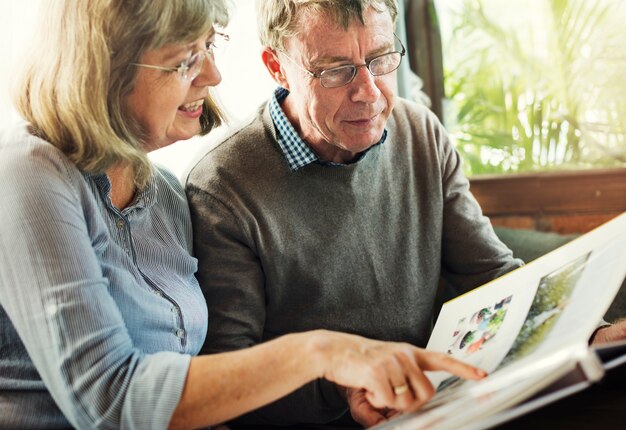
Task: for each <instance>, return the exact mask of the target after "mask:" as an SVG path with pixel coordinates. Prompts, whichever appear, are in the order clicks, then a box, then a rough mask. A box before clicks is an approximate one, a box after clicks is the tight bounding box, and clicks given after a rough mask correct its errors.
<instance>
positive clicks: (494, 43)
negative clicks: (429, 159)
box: [435, 0, 626, 175]
mask: <svg viewBox="0 0 626 430" xmlns="http://www.w3.org/2000/svg"><path fill="white" fill-rule="evenodd" d="M435 4H436V8H437V14H438V16H439V20H440V25H441V36H442V42H443V61H444V85H445V92H446V101H445V109H444V110H445V112H444V123H445V125H446V127H447V129H448V130H449V131H450V135H451V137H452V139H453V141H454V143H455V145H456V147H457V149H458V150H459V152H460V153H461V154H462V156H463V158H464V160H465V169H466V173H467V174H469V175H475V174H500V173H521V172H536V171H546V170H564V169H588V168H610V167H626V1H624V0H438V1H436V2H435Z"/></svg>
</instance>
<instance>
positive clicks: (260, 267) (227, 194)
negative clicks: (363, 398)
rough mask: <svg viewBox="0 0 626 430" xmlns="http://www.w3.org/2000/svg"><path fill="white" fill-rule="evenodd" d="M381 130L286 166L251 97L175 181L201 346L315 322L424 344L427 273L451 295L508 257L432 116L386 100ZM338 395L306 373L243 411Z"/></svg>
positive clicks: (304, 415) (310, 414) (268, 335)
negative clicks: (200, 301)
mask: <svg viewBox="0 0 626 430" xmlns="http://www.w3.org/2000/svg"><path fill="white" fill-rule="evenodd" d="M386 128H387V131H388V135H387V139H386V141H385V142H384V143H382V144H379V145H376V146H374V147H372V148H371V149H370V150H369V151H368V152H367V153H366V154H365V156H364V157H362V158H361V159H360V160H359V161H358V162H356V163H353V164H349V165H345V166H329V165H322V164H318V163H314V164H310V165H307V166H305V167H304V168H302V169H301V170H298V171H296V172H292V171H290V169H289V167H288V165H287V162H286V160H285V157H284V156H283V153H282V151H281V149H280V147H279V146H278V144H277V141H276V131H275V127H274V124H273V123H272V120H271V117H270V115H269V109H268V108H267V107H263V108H262V109H261V110H260V111H259V113H258V115H257V116H256V117H255V118H253V119H252V121H251V122H249V123H248V124H247V125H245V126H243V127H242V128H239V129H238V130H237V131H236V132H235V133H234V134H232V135H230V137H228V138H227V139H226V140H225V141H224V142H223V143H221V144H220V145H219V146H217V147H215V148H214V149H212V150H210V151H209V152H207V153H206V154H204V155H203V156H202V157H201V158H200V160H199V161H198V163H197V164H196V165H195V166H194V167H193V169H192V170H191V172H190V175H189V177H188V181H187V194H188V197H189V203H190V205H191V213H192V220H193V226H194V236H195V240H194V249H195V252H196V255H197V257H198V259H199V272H198V278H199V281H200V285H201V287H202V289H203V291H204V292H205V294H206V299H207V303H208V307H209V331H208V334H207V340H206V344H205V346H206V348H205V351H206V352H218V351H227V350H234V349H239V348H244V347H247V346H251V345H254V344H257V343H260V342H263V341H266V340H269V339H272V338H275V337H277V336H280V335H282V334H286V333H290V332H298V331H304V330H310V329H317V328H326V329H332V330H340V331H346V332H350V333H356V334H359V335H363V336H367V337H372V338H377V339H384V340H393V341H405V342H410V343H412V344H415V345H418V346H424V345H425V344H426V342H427V340H428V337H429V334H430V331H431V329H432V323H433V318H434V316H435V315H433V313H434V310H435V295H436V293H437V289H438V284H439V280H440V275H442V274H443V276H444V277H445V278H446V279H447V281H448V282H449V283H450V284H452V285H454V287H455V288H456V290H457V291H458V292H459V293H461V292H464V291H468V290H470V289H472V288H474V287H476V286H479V285H481V284H483V283H485V282H487V281H489V280H491V279H493V278H496V277H498V276H500V275H502V274H504V273H505V272H508V271H510V270H512V269H514V268H516V267H518V266H519V265H521V262H520V261H519V260H515V259H513V258H512V254H511V252H510V250H509V249H508V248H506V246H504V245H503V244H502V243H501V242H500V241H499V240H498V238H497V237H496V235H495V234H494V232H493V229H492V227H491V225H490V223H489V220H488V219H487V218H485V217H484V216H483V215H482V214H481V211H480V208H479V206H478V204H477V203H476V201H475V199H474V198H473V197H472V195H471V194H470V192H469V184H468V181H467V179H466V178H465V177H464V175H463V173H462V169H461V161H460V158H459V155H458V154H457V152H456V151H455V150H454V148H453V147H452V145H451V144H450V141H449V140H448V137H447V135H446V133H445V131H444V129H443V127H442V126H441V124H440V123H439V122H438V120H437V119H436V117H435V116H434V115H433V114H432V113H431V112H430V111H428V110H427V109H425V108H423V107H420V106H418V105H415V104H413V103H410V102H407V101H404V100H398V102H397V104H396V107H395V108H394V110H393V113H392V116H391V118H390V120H389V121H388V124H387V127H386ZM344 410H345V402H343V400H342V399H340V398H339V397H338V395H337V392H336V390H333V388H332V387H331V386H330V384H329V383H326V382H321V381H318V382H316V383H314V384H309V385H308V386H306V387H304V388H302V389H301V390H298V391H297V392H296V393H294V394H292V395H291V396H288V397H287V398H285V399H283V400H281V401H278V402H276V403H274V404H273V405H270V406H269V407H266V408H264V409H262V410H260V411H259V412H257V413H256V414H255V415H254V417H255V418H256V419H258V420H261V421H263V422H271V423H274V424H288V423H292V424H293V423H298V422H324V421H328V420H330V419H332V418H334V417H335V416H337V415H339V414H341V413H342V412H343V411H344Z"/></svg>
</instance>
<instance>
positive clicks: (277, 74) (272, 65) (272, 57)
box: [261, 48, 289, 90]
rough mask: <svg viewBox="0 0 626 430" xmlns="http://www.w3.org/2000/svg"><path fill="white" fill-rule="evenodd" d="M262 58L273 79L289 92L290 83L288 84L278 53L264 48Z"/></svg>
mask: <svg viewBox="0 0 626 430" xmlns="http://www.w3.org/2000/svg"><path fill="white" fill-rule="evenodd" d="M261 58H262V60H263V64H265V67H266V68H267V71H268V72H269V73H270V76H271V77H272V79H274V81H276V83H277V84H278V85H280V86H281V87H283V88H285V89H287V90H288V89H289V83H288V82H287V78H286V77H285V75H284V73H283V69H282V67H281V66H280V62H279V60H278V53H277V52H276V51H275V50H273V49H271V48H264V49H263V52H262V53H261Z"/></svg>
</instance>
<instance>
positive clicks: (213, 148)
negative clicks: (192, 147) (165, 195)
mask: <svg viewBox="0 0 626 430" xmlns="http://www.w3.org/2000/svg"><path fill="white" fill-rule="evenodd" d="M264 115H265V107H263V106H262V107H260V108H259V109H258V110H257V111H256V112H255V113H254V114H252V115H251V116H249V117H248V118H246V119H244V120H243V121H241V122H239V123H237V124H234V125H232V126H230V127H228V128H227V129H225V130H224V131H223V132H222V134H221V135H220V136H219V137H218V138H215V137H214V136H207V137H204V138H202V139H201V145H202V146H203V147H204V148H203V149H201V150H199V151H198V153H197V154H196V156H195V157H194V159H193V160H192V162H191V164H190V167H189V169H188V173H187V175H184V176H186V177H189V176H190V175H192V174H194V173H195V172H197V171H198V170H199V169H202V170H204V169H206V168H208V167H209V166H210V165H212V164H219V165H224V163H227V164H236V163H238V162H241V160H242V159H243V158H244V156H245V157H249V155H250V153H251V152H252V153H254V152H257V151H261V150H263V148H265V147H266V146H265V145H263V144H262V143H263V142H268V141H269V140H270V139H271V135H270V130H269V129H268V125H267V124H266V123H265V122H264V120H263V116H264Z"/></svg>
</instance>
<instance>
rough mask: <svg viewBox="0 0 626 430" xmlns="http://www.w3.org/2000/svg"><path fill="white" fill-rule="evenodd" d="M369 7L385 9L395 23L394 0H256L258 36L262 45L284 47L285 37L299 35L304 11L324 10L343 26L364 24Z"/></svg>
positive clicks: (275, 47) (323, 11) (395, 10)
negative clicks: (357, 23)
mask: <svg viewBox="0 0 626 430" xmlns="http://www.w3.org/2000/svg"><path fill="white" fill-rule="evenodd" d="M369 7H374V8H375V9H376V10H380V11H384V10H387V11H388V12H389V15H390V16H391V20H392V21H393V23H394V24H395V22H396V18H397V16H398V4H397V1H396V0H257V20H258V27H259V30H258V31H259V38H260V39H261V44H262V45H263V46H268V47H270V48H272V49H276V50H280V51H283V50H285V45H284V41H285V40H289V39H290V38H293V37H297V36H298V34H299V30H300V28H301V27H302V26H301V23H302V20H303V19H306V17H307V16H308V15H307V14H309V13H326V14H328V16H329V17H330V18H331V19H333V21H334V22H335V23H337V25H339V26H341V27H342V28H344V29H346V28H348V26H349V25H350V23H351V22H353V21H359V22H361V23H362V24H363V23H364V22H365V21H364V14H365V11H367V9H368V8H369Z"/></svg>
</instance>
